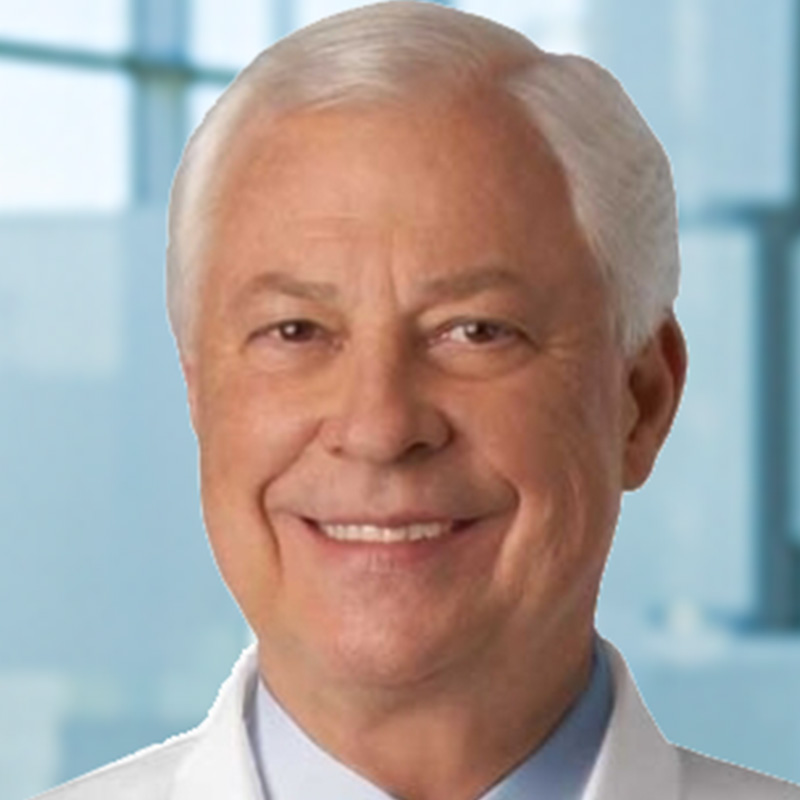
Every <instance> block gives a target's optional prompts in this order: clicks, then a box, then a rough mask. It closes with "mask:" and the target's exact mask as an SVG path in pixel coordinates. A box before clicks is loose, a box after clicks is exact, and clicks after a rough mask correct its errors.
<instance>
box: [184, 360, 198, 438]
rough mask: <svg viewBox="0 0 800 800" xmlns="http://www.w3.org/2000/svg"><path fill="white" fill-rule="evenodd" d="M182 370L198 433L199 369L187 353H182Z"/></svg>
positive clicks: (190, 415)
mask: <svg viewBox="0 0 800 800" xmlns="http://www.w3.org/2000/svg"><path fill="white" fill-rule="evenodd" d="M181 370H182V371H183V380H184V382H185V383H186V399H187V401H188V403H189V418H190V419H191V421H192V428H193V429H194V432H195V433H197V413H198V412H197V370H196V368H195V365H194V362H193V361H191V360H190V359H188V358H187V357H186V356H185V355H181Z"/></svg>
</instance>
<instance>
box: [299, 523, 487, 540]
mask: <svg viewBox="0 0 800 800" xmlns="http://www.w3.org/2000/svg"><path fill="white" fill-rule="evenodd" d="M474 521H475V520H474V519H463V520H454V519H447V520H426V521H424V522H422V521H420V522H410V523H408V524H405V525H388V524H376V523H372V522H370V523H362V522H320V521H318V520H310V519H306V522H308V523H309V524H311V525H312V526H313V527H314V528H315V529H316V530H317V531H318V532H319V533H321V534H322V535H324V536H325V537H326V538H328V539H334V540H336V541H339V542H368V543H370V544H395V543H401V542H421V541H430V540H432V539H439V538H442V537H444V536H447V535H448V534H450V533H454V532H457V531H460V530H463V529H464V528H466V527H467V526H469V525H471V524H472V523H473V522H474Z"/></svg>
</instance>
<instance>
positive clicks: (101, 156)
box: [0, 63, 130, 211]
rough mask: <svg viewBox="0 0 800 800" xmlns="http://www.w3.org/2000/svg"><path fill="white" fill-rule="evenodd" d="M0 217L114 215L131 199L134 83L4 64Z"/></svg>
mask: <svg viewBox="0 0 800 800" xmlns="http://www.w3.org/2000/svg"><path fill="white" fill-rule="evenodd" d="M0 108H2V109H3V124H2V125H0V175H2V176H3V179H2V181H0V211H9V210H14V211H25V210H59V209H71V210H112V209H116V208H119V207H121V206H123V205H125V203H126V202H127V200H128V196H129V188H130V187H129V183H130V179H129V147H130V143H129V126H130V85H129V81H128V79H127V78H125V77H123V76H121V75H115V74H110V75H106V74H98V73H95V72H87V71H84V70H76V69H59V68H54V67H44V66H29V65H19V64H9V63H5V64H0Z"/></svg>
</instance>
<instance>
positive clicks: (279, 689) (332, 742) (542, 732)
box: [260, 630, 593, 800]
mask: <svg viewBox="0 0 800 800" xmlns="http://www.w3.org/2000/svg"><path fill="white" fill-rule="evenodd" d="M592 636H593V631H592V630H589V631H585V632H583V635H582V636H576V637H575V641H573V642H569V643H567V642H558V643H549V644H548V645H542V646H540V647H538V648H534V647H532V648H530V650H529V651H528V652H527V653H525V654H524V655H523V654H518V655H523V657H522V658H519V657H517V658H515V659H501V660H496V663H491V664H489V663H486V661H488V660H489V659H486V660H484V661H483V662H482V663H480V664H475V663H474V662H473V663H471V665H470V667H469V668H466V669H461V670H458V669H456V668H451V669H447V670H440V671H437V672H436V673H435V674H431V675H427V676H425V677H424V678H421V679H418V680H415V681H409V682H403V683H402V684H399V685H385V684H383V685H381V684H377V685H375V684H371V685H369V686H367V687H365V686H364V685H363V684H360V685H354V684H353V683H352V682H349V681H343V680H324V681H323V680H320V679H319V675H318V674H316V673H315V671H314V670H311V671H306V670H304V669H297V668H295V669H293V670H292V671H289V672H287V671H286V670H284V669H282V665H280V664H278V663H275V662H274V660H273V659H272V658H270V653H269V650H268V649H267V648H262V649H261V651H260V661H261V672H262V675H263V676H264V678H265V680H266V682H267V683H268V685H269V686H270V690H271V691H272V693H273V694H274V695H275V697H276V698H277V699H278V701H279V702H280V703H281V705H282V706H283V707H284V708H285V709H286V710H287V711H288V712H289V713H290V714H291V716H292V717H293V718H294V719H295V721H296V722H297V723H298V724H299V725H300V727H301V728H302V729H303V730H305V732H306V733H307V734H308V735H309V736H310V737H311V738H312V739H314V740H315V741H316V742H317V744H319V745H320V746H321V747H323V748H324V749H325V750H326V751H327V752H329V753H330V754H331V755H333V756H334V757H335V758H336V759H337V760H339V761H340V762H342V763H344V764H346V765H347V766H348V767H350V768H351V769H353V770H355V771H356V772H358V773H360V774H361V775H362V776H364V777H365V778H367V779H368V780H369V781H371V782H372V783H374V784H375V785H377V786H379V787H381V788H382V789H384V790H385V791H386V792H388V793H389V794H391V795H392V796H394V797H399V798H403V800H473V798H475V797H478V796H480V795H481V794H482V793H483V792H484V791H485V790H486V789H487V788H488V787H490V786H491V785H492V784H494V783H495V782H497V781H498V780H499V779H501V778H502V777H503V776H504V775H505V774H507V773H508V772H510V771H511V770H512V769H513V768H514V767H515V766H516V765H517V764H519V763H520V762H522V761H523V760H524V759H525V758H526V757H527V756H528V755H530V754H531V753H532V752H534V751H535V750H536V749H537V748H538V747H539V746H540V745H541V744H542V742H543V741H544V740H545V739H546V738H547V736H548V735H549V734H550V732H551V731H552V730H553V729H554V728H555V727H556V726H557V725H558V723H559V722H560V720H561V719H562V718H563V716H564V715H565V713H566V712H567V711H568V709H569V708H570V706H572V704H573V703H574V702H575V700H576V699H577V697H578V696H579V695H580V693H581V692H582V691H583V690H584V689H585V688H586V686H587V684H588V681H589V676H590V673H591V664H592Z"/></svg>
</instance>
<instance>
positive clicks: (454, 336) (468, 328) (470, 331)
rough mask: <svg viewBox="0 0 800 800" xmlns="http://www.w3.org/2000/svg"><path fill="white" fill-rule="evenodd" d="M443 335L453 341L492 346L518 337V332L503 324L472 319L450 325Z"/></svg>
mask: <svg viewBox="0 0 800 800" xmlns="http://www.w3.org/2000/svg"><path fill="white" fill-rule="evenodd" d="M443 335H444V336H446V337H447V338H448V339H450V340H451V341H458V342H467V343H468V344H491V343H493V342H497V341H501V340H504V339H509V338H513V337H514V336H516V331H515V330H514V329H513V328H511V327H509V326H508V325H504V324H503V323H501V322H494V321H492V320H484V319H472V320H463V321H461V322H457V323H454V324H453V325H450V326H449V327H448V328H447V329H446V330H445V331H444V332H443Z"/></svg>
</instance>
